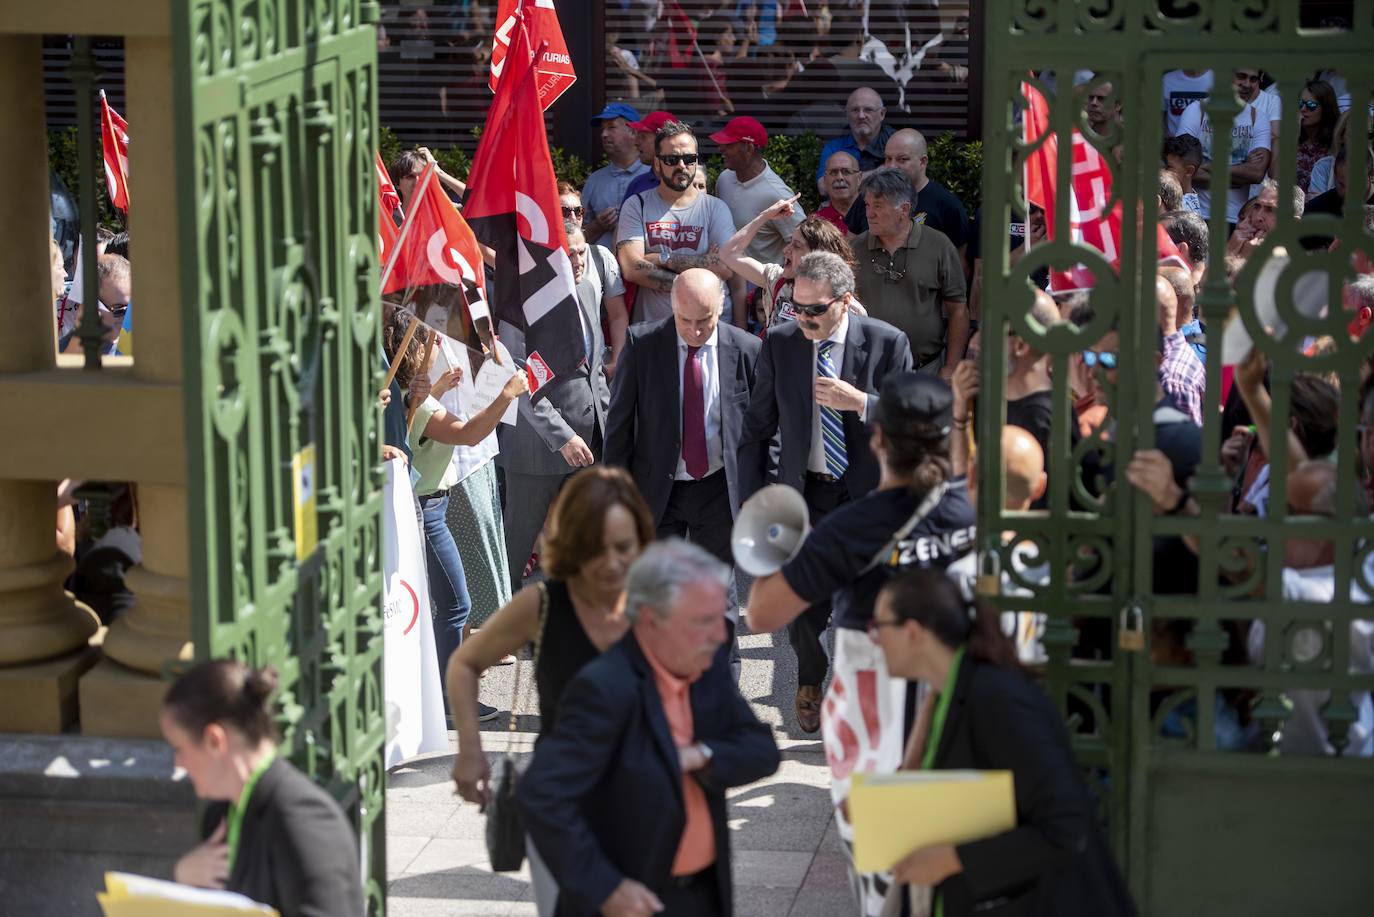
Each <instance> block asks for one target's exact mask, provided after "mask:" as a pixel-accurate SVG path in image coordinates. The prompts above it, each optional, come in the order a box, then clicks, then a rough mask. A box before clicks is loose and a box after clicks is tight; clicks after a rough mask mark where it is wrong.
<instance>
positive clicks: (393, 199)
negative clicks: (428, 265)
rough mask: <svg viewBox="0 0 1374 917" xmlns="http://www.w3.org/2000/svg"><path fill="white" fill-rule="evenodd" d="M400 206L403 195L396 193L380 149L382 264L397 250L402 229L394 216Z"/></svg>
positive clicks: (379, 239) (379, 249) (379, 250)
mask: <svg viewBox="0 0 1374 917" xmlns="http://www.w3.org/2000/svg"><path fill="white" fill-rule="evenodd" d="M400 206H401V195H399V194H397V193H396V186H395V185H393V184H392V183H391V173H390V172H388V171H387V170H386V165H385V164H384V163H383V162H382V154H381V152H380V151H378V153H377V256H378V260H379V261H380V263H382V264H386V263H387V262H388V261H390V260H391V253H392V252H393V251H394V250H395V247H396V240H397V239H398V238H400V234H401V233H400V230H399V229H397V228H396V217H395V216H393V214H394V213H395V212H396V209H397V208H398V207H400ZM393 273H394V271H393Z"/></svg>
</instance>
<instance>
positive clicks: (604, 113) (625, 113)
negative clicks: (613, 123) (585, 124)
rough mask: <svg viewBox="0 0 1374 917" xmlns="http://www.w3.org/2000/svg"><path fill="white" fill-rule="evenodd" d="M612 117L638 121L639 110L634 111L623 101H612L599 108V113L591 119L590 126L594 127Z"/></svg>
mask: <svg viewBox="0 0 1374 917" xmlns="http://www.w3.org/2000/svg"><path fill="white" fill-rule="evenodd" d="M613 118H624V119H625V120H626V121H638V120H639V112H637V111H635V110H634V109H633V108H631V107H630V106H629V105H626V104H625V103H624V102H612V103H611V104H609V105H607V106H606V107H605V108H603V109H601V114H599V115H597V116H596V117H595V118H593V119H592V126H593V127H595V126H596V125H598V124H600V123H601V122H602V121H610V120H611V119H613Z"/></svg>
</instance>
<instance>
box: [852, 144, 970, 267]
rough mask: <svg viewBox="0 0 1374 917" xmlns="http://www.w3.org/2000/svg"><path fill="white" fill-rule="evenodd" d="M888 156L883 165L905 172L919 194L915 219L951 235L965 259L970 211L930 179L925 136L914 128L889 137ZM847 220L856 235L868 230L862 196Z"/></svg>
mask: <svg viewBox="0 0 1374 917" xmlns="http://www.w3.org/2000/svg"><path fill="white" fill-rule="evenodd" d="M884 154H885V155H884V158H883V165H885V166H888V167H890V168H893V169H899V170H901V172H902V174H903V175H905V176H906V177H907V178H908V179H909V180H910V181H911V190H912V191H913V192H914V194H915V197H914V198H913V199H912V202H911V219H912V220H914V221H915V222H917V223H920V224H921V225H923V226H928V227H930V228H931V229H938V230H940V232H942V233H944V234H945V235H947V236H949V241H950V242H952V243H954V247H955V249H957V250H958V252H959V255H960V257H962V256H963V255H964V252H965V250H966V249H967V248H968V238H969V222H968V211H967V210H966V209H964V204H963V202H962V201H960V200H959V199H958V198H957V197H955V196H954V194H953V193H952V192H951V191H950V190H949V189H948V188H946V187H945V186H944V185H942V184H941V183H940V182H938V181H936V180H935V179H933V178H931V177H930V173H929V168H930V152H929V146H928V145H927V144H926V138H925V135H924V134H922V133H921V132H920V131H918V130H914V129H913V128H909V127H907V128H903V129H902V130H899V131H897V132H896V133H895V134H893V135H892V136H891V137H889V138H888V140H887V146H886V147H885V148H884ZM844 220H845V223H846V224H847V225H848V227H849V231H850V232H851V233H853V234H855V235H858V234H859V233H861V232H867V231H868V214H867V212H866V211H865V209H864V201H863V195H862V194H860V195H859V197H858V198H857V199H856V200H855V201H854V203H853V204H852V205H851V206H850V208H849V210H848V211H846V212H845V216H844Z"/></svg>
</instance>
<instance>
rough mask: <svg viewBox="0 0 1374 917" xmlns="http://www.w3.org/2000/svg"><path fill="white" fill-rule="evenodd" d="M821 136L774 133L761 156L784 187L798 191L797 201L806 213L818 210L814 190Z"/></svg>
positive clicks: (819, 200)
mask: <svg viewBox="0 0 1374 917" xmlns="http://www.w3.org/2000/svg"><path fill="white" fill-rule="evenodd" d="M824 145H825V144H823V143H822V142H821V138H819V137H817V136H816V135H815V134H811V133H806V134H800V135H798V136H795V137H786V136H780V135H775V136H772V137H769V138H768V148H767V149H766V150H764V158H765V159H767V160H768V165H769V166H770V167H772V169H773V171H774V172H776V173H778V176H779V177H780V178H781V179H782V180H783V181H784V182H786V183H787V187H789V188H791V189H792V190H793V191H794V192H799V193H800V194H801V201H800V202H799V203H800V204H801V205H802V207H803V208H804V209H805V210H806V212H807V213H815V212H816V211H817V210H819V209H820V206H821V197H820V192H818V191H817V190H816V166H817V164H818V163H819V162H820V158H821V147H822V146H824Z"/></svg>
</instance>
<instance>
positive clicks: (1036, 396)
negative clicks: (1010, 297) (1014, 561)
mask: <svg viewBox="0 0 1374 917" xmlns="http://www.w3.org/2000/svg"><path fill="white" fill-rule="evenodd" d="M1030 318H1031V320H1032V324H1033V325H1039V326H1040V327H1041V328H1042V329H1048V328H1049V327H1050V326H1051V325H1054V324H1057V323H1058V322H1060V321H1061V319H1060V317H1059V307H1058V306H1056V305H1055V303H1054V300H1053V299H1052V298H1050V294H1048V293H1046V292H1045V291H1044V290H1036V291H1035V298H1034V300H1032V302H1031V308H1030ZM1053 389H1054V381H1053V380H1052V379H1051V378H1050V355H1049V354H1047V353H1044V352H1043V351H1040V350H1037V349H1036V348H1035V346H1034V343H1033V341H1032V340H1027V339H1026V338H1023V337H1022V336H1021V335H1020V334H1018V333H1017V331H1016V328H1015V326H1013V327H1012V330H1011V334H1010V336H1009V337H1008V339H1007V423H1009V424H1011V425H1013V426H1015V427H1020V428H1022V429H1024V430H1026V431H1028V432H1029V433H1030V434H1031V435H1032V436H1033V437H1035V441H1036V442H1037V443H1039V444H1040V449H1041V451H1042V452H1045V453H1047V452H1049V449H1050V423H1051V420H1052V419H1053V417H1054V400H1053V398H1052V395H1051V393H1052V391H1053ZM1037 508H1038V507H1037Z"/></svg>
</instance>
